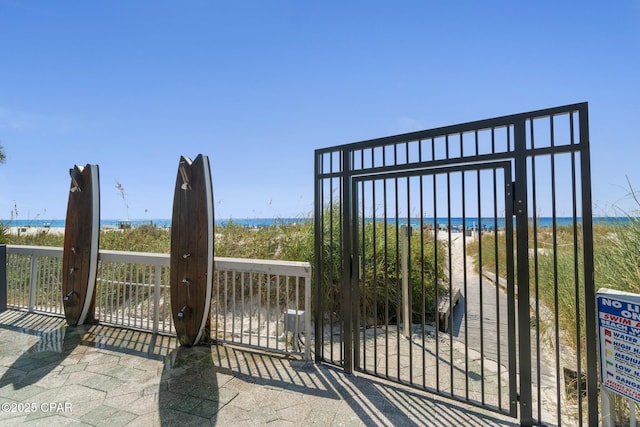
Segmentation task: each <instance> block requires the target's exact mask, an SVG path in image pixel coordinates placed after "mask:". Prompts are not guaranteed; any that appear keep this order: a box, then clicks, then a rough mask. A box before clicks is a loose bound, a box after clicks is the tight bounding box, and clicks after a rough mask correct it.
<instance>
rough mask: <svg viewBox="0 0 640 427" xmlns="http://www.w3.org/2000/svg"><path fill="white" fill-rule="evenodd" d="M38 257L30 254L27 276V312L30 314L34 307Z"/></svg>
mask: <svg viewBox="0 0 640 427" xmlns="http://www.w3.org/2000/svg"><path fill="white" fill-rule="evenodd" d="M39 264H40V256H38V255H36V254H31V273H30V275H29V307H27V311H29V312H32V311H33V310H34V308H35V306H36V287H37V286H38V270H39V269H38V265H39Z"/></svg>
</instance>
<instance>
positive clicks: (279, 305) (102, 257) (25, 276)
mask: <svg viewBox="0 0 640 427" xmlns="http://www.w3.org/2000/svg"><path fill="white" fill-rule="evenodd" d="M62 254H63V250H62V248H52V247H41V246H18V245H7V266H6V272H7V306H8V307H10V308H15V309H21V310H24V309H26V310H28V311H33V312H39V313H46V314H50V315H56V316H63V315H64V312H63V305H62ZM169 261H170V260H169V255H168V254H152V253H143V252H120V251H108V250H101V251H100V253H99V263H98V274H97V279H96V299H95V318H96V319H97V320H98V321H99V322H100V323H103V324H109V325H114V326H118V327H124V328H129V329H137V330H143V331H149V332H153V333H163V334H172V335H173V334H175V329H174V327H173V318H172V315H171V304H170V287H169ZM210 314H211V337H212V338H213V339H215V340H218V341H224V342H228V343H233V344H240V345H247V346H251V347H259V348H264V349H267V350H275V351H284V352H303V353H304V355H305V358H306V359H310V356H311V353H310V352H311V343H310V339H309V337H310V335H311V266H310V265H309V263H306V262H292V261H271V260H255V259H239V258H222V257H216V258H215V260H214V278H213V293H212V304H211V313H210ZM303 336H304V337H305V339H304V340H303V339H302V337H303ZM301 344H302V347H301Z"/></svg>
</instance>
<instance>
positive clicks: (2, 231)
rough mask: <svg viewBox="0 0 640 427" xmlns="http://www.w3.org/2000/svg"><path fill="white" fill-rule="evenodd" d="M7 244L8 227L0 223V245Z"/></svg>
mask: <svg viewBox="0 0 640 427" xmlns="http://www.w3.org/2000/svg"><path fill="white" fill-rule="evenodd" d="M7 243H9V226H8V225H6V224H4V223H2V222H0V245H6V244H7Z"/></svg>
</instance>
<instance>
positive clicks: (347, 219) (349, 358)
mask: <svg viewBox="0 0 640 427" xmlns="http://www.w3.org/2000/svg"><path fill="white" fill-rule="evenodd" d="M350 171H351V151H349V150H346V149H345V150H342V171H341V172H342V173H341V175H342V178H341V180H342V182H341V185H342V194H341V195H340V210H341V211H342V214H341V216H342V224H341V226H342V227H341V229H342V233H341V234H342V236H341V243H342V274H341V276H342V280H341V282H342V286H341V291H342V292H341V294H342V298H341V300H342V301H341V306H342V328H343V336H344V339H343V341H344V348H343V352H344V354H343V355H342V357H343V358H344V371H345V372H346V373H348V374H350V373H353V368H354V360H353V328H354V326H353V321H354V319H353V317H354V310H353V308H352V306H353V305H354V304H358V302H359V301H358V300H357V299H355V298H354V296H355V295H353V292H352V285H351V278H352V270H353V252H352V236H351V226H352V224H351V215H352V214H351V190H352V188H351V185H352V180H351V174H350ZM354 299H355V301H354Z"/></svg>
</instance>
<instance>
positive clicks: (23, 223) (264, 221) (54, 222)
mask: <svg viewBox="0 0 640 427" xmlns="http://www.w3.org/2000/svg"><path fill="white" fill-rule="evenodd" d="M309 221H311V219H307V218H245V219H235V218H234V219H225V220H216V221H215V223H216V225H221V226H224V225H227V224H229V222H232V223H233V224H237V225H241V226H243V227H250V228H259V227H269V226H272V225H283V224H284V225H286V224H296V223H302V222H309ZM64 222H65V221H64V220H61V219H18V220H0V223H3V224H5V225H8V226H10V227H51V228H64ZM123 222H127V223H129V224H131V226H132V227H137V226H140V225H154V226H156V227H163V228H168V227H171V219H132V220H129V221H124V220H118V219H103V220H101V221H100V227H101V228H118V227H119V225H120V223H123Z"/></svg>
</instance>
